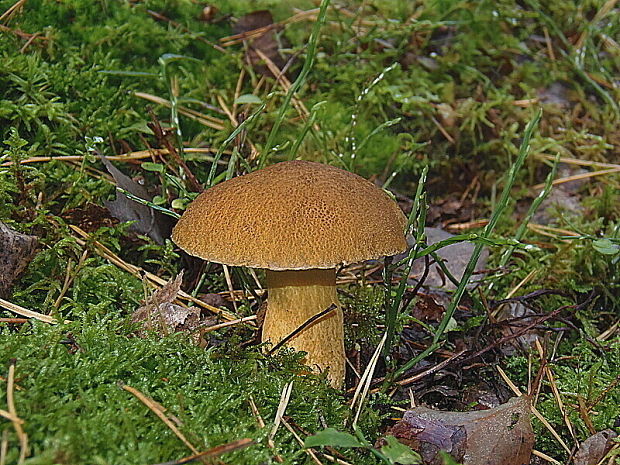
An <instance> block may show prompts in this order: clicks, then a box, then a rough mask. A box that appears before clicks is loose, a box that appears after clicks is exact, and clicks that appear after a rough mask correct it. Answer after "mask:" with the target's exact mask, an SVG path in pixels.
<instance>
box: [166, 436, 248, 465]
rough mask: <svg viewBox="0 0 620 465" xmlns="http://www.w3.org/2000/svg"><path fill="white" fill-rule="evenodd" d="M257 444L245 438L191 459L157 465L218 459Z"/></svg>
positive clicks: (186, 458)
mask: <svg viewBox="0 0 620 465" xmlns="http://www.w3.org/2000/svg"><path fill="white" fill-rule="evenodd" d="M253 444H255V442H254V440H253V439H250V438H243V439H237V440H236V441H232V442H228V443H226V444H221V445H219V446H215V447H212V448H211V449H208V450H206V451H204V452H200V453H198V454H194V455H190V456H189V457H184V458H182V459H179V460H173V461H172V462H163V463H158V464H156V465H184V464H186V463H190V462H194V461H195V460H198V459H206V458H209V457H217V456H218V455H222V454H225V453H227V452H232V451H235V450H239V449H245V448H246V447H249V446H251V445H253Z"/></svg>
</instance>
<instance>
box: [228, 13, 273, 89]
mask: <svg viewBox="0 0 620 465" xmlns="http://www.w3.org/2000/svg"><path fill="white" fill-rule="evenodd" d="M272 24H273V16H272V15H271V13H270V12H269V11H268V10H259V11H253V12H252V13H248V14H247V15H245V16H242V17H241V18H239V21H237V24H235V26H234V27H233V32H234V33H235V34H243V33H246V32H250V31H254V30H256V29H261V28H264V27H269V26H271V25H272ZM256 50H259V51H260V52H261V53H263V54H264V55H265V56H266V57H267V58H269V59H270V60H271V61H272V62H273V63H274V64H275V65H276V66H277V67H278V69H282V68H284V65H285V62H284V59H283V58H282V56H281V55H280V47H279V44H278V41H277V40H276V35H275V32H274V28H270V29H269V30H268V31H267V32H265V33H264V34H261V35H259V36H258V37H254V38H251V39H248V48H247V50H246V59H247V60H248V61H249V62H250V63H251V64H252V66H253V67H254V69H255V70H256V72H258V73H260V74H262V75H263V76H269V77H272V76H273V73H272V72H271V71H269V68H267V67H266V66H265V65H264V64H263V59H262V58H261V57H260V56H259V54H258V53H257V52H256Z"/></svg>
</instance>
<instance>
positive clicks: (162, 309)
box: [131, 272, 211, 344]
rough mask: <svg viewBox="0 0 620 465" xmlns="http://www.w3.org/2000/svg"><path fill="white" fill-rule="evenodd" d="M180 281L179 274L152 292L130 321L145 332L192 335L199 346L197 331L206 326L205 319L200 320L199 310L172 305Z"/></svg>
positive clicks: (179, 286)
mask: <svg viewBox="0 0 620 465" xmlns="http://www.w3.org/2000/svg"><path fill="white" fill-rule="evenodd" d="M182 280H183V273H182V272H181V273H180V274H179V275H178V276H177V277H176V278H175V279H174V280H171V281H169V282H167V283H166V284H165V285H164V286H163V287H162V288H161V289H158V290H156V291H155V292H153V294H152V295H151V296H150V297H149V298H148V299H147V301H146V303H145V304H144V305H143V306H141V307H139V308H138V309H137V310H136V311H135V312H134V313H133V315H132V317H131V321H133V322H134V323H142V326H143V328H144V329H145V330H154V331H156V332H157V333H159V334H161V335H166V334H170V333H175V332H179V331H181V332H189V333H192V340H193V341H194V342H195V343H196V344H199V343H200V341H201V337H200V331H197V330H198V328H200V327H202V326H205V325H207V321H206V319H204V318H201V315H200V309H198V308H196V307H182V306H180V305H177V304H174V303H172V302H173V301H174V299H176V297H177V294H178V293H179V290H180V289H181V282H182ZM209 323H211V322H209ZM139 334H140V335H143V334H144V333H143V332H140V333H139Z"/></svg>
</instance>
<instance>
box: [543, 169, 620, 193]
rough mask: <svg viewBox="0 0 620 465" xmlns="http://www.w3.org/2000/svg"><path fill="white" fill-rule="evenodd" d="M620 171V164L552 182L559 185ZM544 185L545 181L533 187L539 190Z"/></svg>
mask: <svg viewBox="0 0 620 465" xmlns="http://www.w3.org/2000/svg"><path fill="white" fill-rule="evenodd" d="M618 172H620V166H617V167H616V168H609V169H606V170H599V171H592V172H590V173H581V174H574V175H572V176H566V177H565V178H560V179H556V180H555V181H553V182H552V184H553V185H554V186H557V185H559V184H564V183H566V182H571V181H579V180H581V179H587V178H593V177H594V176H603V175H604V174H612V173H618ZM543 187H545V184H544V183H542V184H536V185H535V186H534V187H532V189H534V190H538V189H542V188H543Z"/></svg>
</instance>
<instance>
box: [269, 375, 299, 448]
mask: <svg viewBox="0 0 620 465" xmlns="http://www.w3.org/2000/svg"><path fill="white" fill-rule="evenodd" d="M292 391H293V382H292V381H291V382H290V383H288V384H287V385H285V386H284V389H282V394H280V404H279V405H278V410H276V417H275V419H274V421H273V428H272V429H271V432H270V433H269V439H270V440H272V441H273V438H274V437H275V436H276V433H277V432H278V428H279V427H280V422H281V421H282V416H283V415H284V412H285V411H286V407H287V406H288V402H289V400H290V399H291V392H292Z"/></svg>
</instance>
